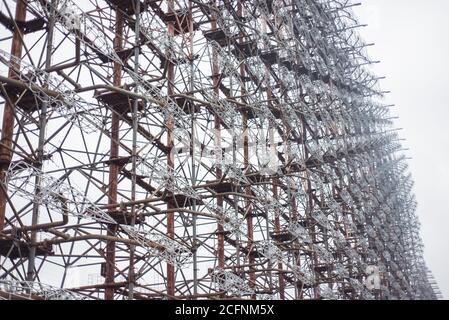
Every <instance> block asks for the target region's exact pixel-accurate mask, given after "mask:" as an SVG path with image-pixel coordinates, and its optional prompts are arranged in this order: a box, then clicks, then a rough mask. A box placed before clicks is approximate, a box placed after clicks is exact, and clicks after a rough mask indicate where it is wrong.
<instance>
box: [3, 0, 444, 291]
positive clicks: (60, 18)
mask: <svg viewBox="0 0 449 320" xmlns="http://www.w3.org/2000/svg"><path fill="white" fill-rule="evenodd" d="M355 5H357V4H353V3H351V2H350V1H348V0H222V1H218V0H207V1H206V0H190V1H188V0H166V1H161V0H129V1H125V0H86V1H84V0H83V1H74V0H16V1H13V0H2V1H1V2H0V24H1V29H0V35H1V39H0V47H1V51H0V95H1V98H0V102H1V106H2V110H1V111H2V112H1V114H2V116H1V117H2V118H1V121H2V125H1V144H0V188H1V189H0V297H1V298H3V299H9V298H14V299H228V298H243V299H434V298H437V291H438V290H437V289H436V287H435V284H433V282H432V281H430V280H429V276H428V271H427V268H426V266H425V262H424V260H423V246H422V242H421V240H420V236H419V223H418V221H417V216H416V214H415V208H416V201H415V199H414V196H413V194H412V186H413V182H412V180H411V177H410V175H409V174H408V172H407V164H406V159H405V156H404V155H403V154H402V152H401V148H402V147H401V145H400V139H399V137H398V134H397V130H395V129H394V128H393V127H392V118H391V116H390V115H389V106H388V105H386V104H385V103H384V102H383V94H384V93H385V92H382V91H381V90H380V89H379V87H378V80H379V79H380V78H379V77H377V76H375V75H373V74H372V73H371V72H370V68H369V65H370V64H371V63H373V61H371V60H370V59H369V58H368V57H367V55H366V47H367V46H368V45H369V44H367V43H365V42H364V41H363V40H362V39H361V38H360V37H359V36H358V34H357V28H358V27H360V26H361V25H360V24H359V23H358V22H357V20H356V18H355V17H354V15H353V14H352V11H351V10H352V7H353V6H355ZM431 282H432V283H431Z"/></svg>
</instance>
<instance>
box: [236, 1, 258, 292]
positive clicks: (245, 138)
mask: <svg viewBox="0 0 449 320" xmlns="http://www.w3.org/2000/svg"><path fill="white" fill-rule="evenodd" d="M237 15H238V16H239V17H243V14H242V3H241V1H240V0H238V1H237ZM239 36H240V39H239V42H240V43H242V42H243V39H242V38H241V37H243V34H242V33H240V34H239ZM241 59H243V57H241ZM240 76H241V79H244V76H245V67H244V65H243V64H241V65H240ZM240 95H241V96H242V97H244V96H245V95H246V87H245V83H244V82H241V90H240ZM242 102H243V103H245V100H244V98H242ZM242 124H243V172H245V173H247V170H248V169H249V157H250V155H249V137H248V135H249V134H248V130H249V128H248V112H247V111H244V112H243V113H242ZM245 195H247V196H251V186H249V185H248V186H245ZM245 217H246V225H247V229H248V230H247V236H248V248H247V249H248V252H249V255H248V264H249V282H250V286H251V287H253V286H254V285H255V283H256V273H255V268H254V261H255V260H254V255H253V254H252V250H253V245H254V230H253V229H254V226H253V215H252V204H251V201H250V200H249V198H248V197H245ZM252 298H253V299H255V298H256V296H255V295H253V296H252Z"/></svg>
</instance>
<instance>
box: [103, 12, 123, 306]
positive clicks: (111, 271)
mask: <svg viewBox="0 0 449 320" xmlns="http://www.w3.org/2000/svg"><path fill="white" fill-rule="evenodd" d="M115 23H116V26H115V38H114V48H115V50H120V49H122V47H123V39H122V36H123V24H124V17H123V13H122V12H121V11H120V10H118V9H117V11H116V22H115ZM113 72H114V74H113V77H114V78H113V84H114V86H116V87H120V85H121V82H122V66H121V64H120V63H118V62H114V67H113ZM119 126H120V116H119V115H118V114H117V113H116V112H112V119H111V151H110V161H111V162H110V165H109V189H108V198H109V201H108V203H109V204H117V184H118V171H119V166H118V164H117V162H116V161H115V160H117V158H118V156H119ZM111 210H112V211H113V210H115V208H112V209H111ZM116 232H117V226H116V225H109V226H108V236H112V237H114V236H115V234H116ZM114 278H115V241H108V242H107V243H106V277H105V283H106V284H107V285H110V286H106V288H105V299H106V300H112V299H113V298H114V286H112V284H113V283H114Z"/></svg>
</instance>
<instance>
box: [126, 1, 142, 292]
mask: <svg viewBox="0 0 449 320" xmlns="http://www.w3.org/2000/svg"><path fill="white" fill-rule="evenodd" d="M134 6H135V8H134V9H135V10H134V11H135V15H136V23H135V26H134V33H135V40H134V59H135V60H134V72H135V74H138V73H139V54H140V0H136V1H135V2H134ZM138 90H139V88H138V84H137V85H136V88H135V92H138ZM138 112H139V100H138V99H135V100H134V103H133V106H132V121H133V137H132V140H133V141H132V155H131V156H132V179H131V180H132V181H131V202H132V203H133V204H132V205H131V226H132V227H134V225H135V224H136V204H135V201H136V183H137V173H136V170H137V130H138V120H139V118H138V116H139V115H138ZM134 251H135V246H134V245H130V247H129V272H128V299H129V300H132V299H133V298H134V284H135V281H136V279H135V275H134Z"/></svg>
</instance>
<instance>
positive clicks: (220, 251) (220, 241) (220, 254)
mask: <svg viewBox="0 0 449 320" xmlns="http://www.w3.org/2000/svg"><path fill="white" fill-rule="evenodd" d="M215 5H216V1H214V6H215ZM212 17H213V19H212V21H211V30H212V31H215V30H217V17H216V13H215V12H213V13H212ZM217 54H218V53H217V52H215V50H214V52H213V53H212V56H213V57H212V59H213V61H212V78H213V85H214V93H215V94H216V95H218V94H219V88H218V85H219V78H220V76H219V72H220V69H219V65H218V56H217ZM214 139H215V141H214V145H215V152H219V154H218V155H215V157H216V159H217V160H218V157H220V160H221V162H220V163H222V162H223V151H222V149H221V123H220V118H219V117H218V116H217V115H215V116H214ZM215 174H216V175H217V180H220V179H221V178H222V176H223V170H222V168H221V167H220V166H217V168H216V169H215ZM217 207H218V208H219V209H221V210H223V196H217ZM220 214H221V213H220ZM217 258H218V268H223V267H224V228H223V225H222V224H221V223H220V222H218V223H217Z"/></svg>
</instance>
